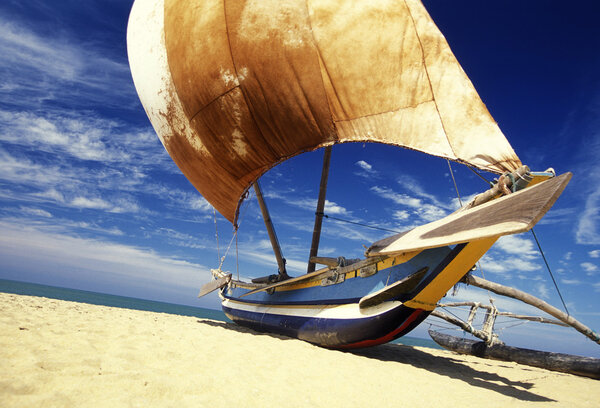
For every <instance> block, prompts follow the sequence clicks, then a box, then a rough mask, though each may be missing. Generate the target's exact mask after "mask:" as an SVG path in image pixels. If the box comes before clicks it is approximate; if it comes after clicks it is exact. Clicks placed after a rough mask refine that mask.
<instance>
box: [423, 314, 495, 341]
mask: <svg viewBox="0 0 600 408" xmlns="http://www.w3.org/2000/svg"><path fill="white" fill-rule="evenodd" d="M430 316H434V317H439V318H440V319H443V320H445V321H447V322H448V323H452V324H454V325H456V326H458V327H460V328H461V329H463V330H464V331H466V332H467V333H471V334H472V335H473V336H475V337H478V338H480V339H481V340H483V341H485V342H486V343H489V342H490V341H491V340H492V338H491V337H490V336H489V334H488V333H486V332H484V331H483V330H477V329H475V328H474V327H473V326H472V325H471V324H469V323H465V322H463V321H462V320H460V319H457V318H456V317H454V316H450V315H447V314H446V313H444V312H440V311H439V310H434V311H433V312H431V314H430Z"/></svg>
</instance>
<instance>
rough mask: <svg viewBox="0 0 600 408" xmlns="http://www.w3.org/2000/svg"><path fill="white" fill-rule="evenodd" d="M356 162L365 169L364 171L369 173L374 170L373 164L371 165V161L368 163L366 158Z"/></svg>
mask: <svg viewBox="0 0 600 408" xmlns="http://www.w3.org/2000/svg"><path fill="white" fill-rule="evenodd" d="M355 164H356V165H357V166H358V167H360V168H361V169H363V170H364V171H366V172H367V173H372V172H373V166H371V165H370V164H369V163H367V162H366V161H364V160H359V161H357V162H356V163H355Z"/></svg>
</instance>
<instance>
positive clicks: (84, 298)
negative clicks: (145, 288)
mask: <svg viewBox="0 0 600 408" xmlns="http://www.w3.org/2000/svg"><path fill="white" fill-rule="evenodd" d="M0 292H5V293H14V294H17V295H28V296H39V297H45V298H51V299H58V300H68V301H71V302H79V303H89V304H92V305H102V306H111V307H120V308H123V309H133V310H144V311H148V312H157V313H168V314H173V315H180V316H194V317H200V318H204V319H211V320H219V321H223V322H228V321H229V319H228V318H227V316H225V313H223V312H222V311H221V310H214V309H206V308H202V307H194V306H185V305H177V304H173V303H165V302H157V301H154V300H147V299H137V298H131V297H126V296H117V295H109V294H107V293H97V292H89V291H85V290H77V289H69V288H60V287H57V286H47V285H40V284H37V283H29V282H19V281H13V280H6V279H0ZM393 343H398V344H404V345H407V346H419V347H429V348H436V349H440V348H441V347H440V346H438V345H437V344H436V343H435V342H433V341H432V340H428V339H420V338H416V337H407V336H404V337H401V338H400V339H398V340H395V341H393Z"/></svg>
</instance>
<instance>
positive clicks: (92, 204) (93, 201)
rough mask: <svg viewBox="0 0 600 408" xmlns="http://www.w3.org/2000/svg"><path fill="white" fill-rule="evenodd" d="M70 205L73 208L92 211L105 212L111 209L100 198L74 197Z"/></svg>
mask: <svg viewBox="0 0 600 408" xmlns="http://www.w3.org/2000/svg"><path fill="white" fill-rule="evenodd" d="M70 204H71V206H72V207H75V208H91V209H94V210H107V209H109V208H112V206H111V205H110V204H109V203H108V202H106V201H104V200H103V199H101V198H87V197H75V198H74V199H73V200H72V201H71V203H70Z"/></svg>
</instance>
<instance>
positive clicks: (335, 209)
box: [325, 200, 350, 215]
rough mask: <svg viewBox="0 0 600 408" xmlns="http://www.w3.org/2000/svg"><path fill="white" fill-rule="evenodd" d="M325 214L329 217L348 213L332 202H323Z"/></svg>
mask: <svg viewBox="0 0 600 408" xmlns="http://www.w3.org/2000/svg"><path fill="white" fill-rule="evenodd" d="M325 213H326V214H330V215H349V214H350V212H349V211H348V210H347V209H346V208H344V207H342V206H341V205H339V204H337V203H334V202H333V201H329V200H325Z"/></svg>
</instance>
